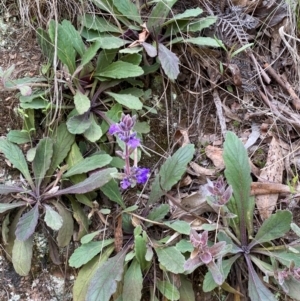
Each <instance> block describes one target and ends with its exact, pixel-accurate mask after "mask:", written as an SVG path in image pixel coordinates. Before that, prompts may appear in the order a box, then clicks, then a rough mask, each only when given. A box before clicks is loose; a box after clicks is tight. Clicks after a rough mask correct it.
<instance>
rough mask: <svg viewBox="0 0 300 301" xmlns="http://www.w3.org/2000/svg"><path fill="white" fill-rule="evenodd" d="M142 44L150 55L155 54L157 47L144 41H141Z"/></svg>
mask: <svg viewBox="0 0 300 301" xmlns="http://www.w3.org/2000/svg"><path fill="white" fill-rule="evenodd" d="M142 46H143V47H144V49H145V51H146V52H147V54H148V55H149V56H150V57H156V56H157V49H156V48H155V47H154V46H152V45H151V44H149V43H146V42H144V43H142Z"/></svg>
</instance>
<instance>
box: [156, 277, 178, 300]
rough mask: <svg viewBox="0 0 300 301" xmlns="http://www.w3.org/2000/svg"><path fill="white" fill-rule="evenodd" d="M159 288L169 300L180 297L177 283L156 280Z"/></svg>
mask: <svg viewBox="0 0 300 301" xmlns="http://www.w3.org/2000/svg"><path fill="white" fill-rule="evenodd" d="M156 284H157V288H158V290H159V291H160V292H161V293H162V294H163V296H165V297H166V298H167V299H168V300H178V299H179V297H180V294H179V291H178V289H177V287H176V286H175V285H173V284H172V283H170V282H169V281H161V280H157V281H156Z"/></svg>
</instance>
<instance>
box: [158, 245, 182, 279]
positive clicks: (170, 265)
mask: <svg viewBox="0 0 300 301" xmlns="http://www.w3.org/2000/svg"><path fill="white" fill-rule="evenodd" d="M155 252H156V254H157V257H158V261H159V262H160V263H161V264H162V265H163V266H164V267H165V268H166V269H167V270H168V271H170V272H172V273H175V274H180V273H183V272H184V267H183V265H184V263H185V258H184V256H183V255H182V254H181V253H180V252H179V250H177V249H176V248H175V247H166V248H156V249H155Z"/></svg>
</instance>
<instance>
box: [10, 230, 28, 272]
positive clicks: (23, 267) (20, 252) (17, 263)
mask: <svg viewBox="0 0 300 301" xmlns="http://www.w3.org/2000/svg"><path fill="white" fill-rule="evenodd" d="M32 247H33V236H31V237H29V238H28V239H26V240H25V241H20V240H18V239H16V240H15V242H14V246H13V250H12V262H13V265H14V269H15V271H16V272H17V273H18V274H19V275H21V276H27V275H28V273H29V271H30V268H31V259H32Z"/></svg>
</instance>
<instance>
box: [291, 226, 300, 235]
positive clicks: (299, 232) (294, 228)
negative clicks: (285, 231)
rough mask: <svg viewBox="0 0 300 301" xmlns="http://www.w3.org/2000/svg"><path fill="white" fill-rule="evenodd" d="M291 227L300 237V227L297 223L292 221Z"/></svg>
mask: <svg viewBox="0 0 300 301" xmlns="http://www.w3.org/2000/svg"><path fill="white" fill-rule="evenodd" d="M291 229H292V230H293V231H294V232H295V233H296V234H297V236H299V237H300V228H299V227H298V226H297V225H296V224H295V223H291Z"/></svg>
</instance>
